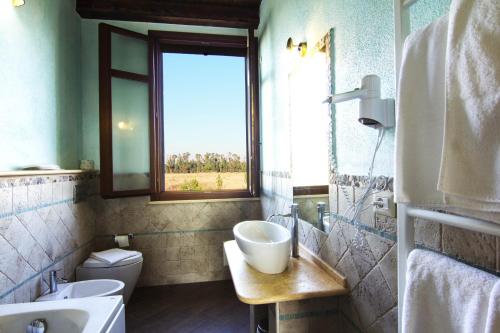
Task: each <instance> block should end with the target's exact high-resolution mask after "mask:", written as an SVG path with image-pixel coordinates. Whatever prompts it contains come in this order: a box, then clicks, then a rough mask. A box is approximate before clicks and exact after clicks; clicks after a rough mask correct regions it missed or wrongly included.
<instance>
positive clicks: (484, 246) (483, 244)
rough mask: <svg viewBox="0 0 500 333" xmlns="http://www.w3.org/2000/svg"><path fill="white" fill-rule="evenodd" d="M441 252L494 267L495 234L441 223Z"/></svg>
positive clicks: (492, 268) (490, 267) (482, 265)
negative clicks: (471, 230)
mask: <svg viewBox="0 0 500 333" xmlns="http://www.w3.org/2000/svg"><path fill="white" fill-rule="evenodd" d="M443 252H444V253H446V254H449V255H452V256H454V257H457V258H459V259H463V260H465V261H467V262H470V263H474V264H476V265H479V266H481V267H486V268H488V269H491V270H495V269H496V258H495V257H496V239H495V236H492V235H486V234H482V233H479V232H469V231H466V230H464V229H459V228H455V227H450V226H446V225H443Z"/></svg>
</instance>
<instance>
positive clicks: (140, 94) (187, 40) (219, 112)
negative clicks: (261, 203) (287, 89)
mask: <svg viewBox="0 0 500 333" xmlns="http://www.w3.org/2000/svg"><path fill="white" fill-rule="evenodd" d="M249 34H250V35H251V36H252V37H251V38H247V37H243V36H227V35H210V34H193V33H178V32H165V31H149V33H148V35H143V34H139V33H137V32H133V31H128V30H125V29H122V28H117V27H113V26H110V25H108V24H100V25H99V77H100V80H99V92H100V97H99V98H100V103H99V112H100V150H101V194H102V195H103V197H106V198H112V197H119V196H133V195H144V194H151V198H152V200H183V199H190V200H192V199H215V198H237V197H239V198H242V197H255V196H258V195H259V187H260V186H259V142H258V138H259V128H258V124H259V114H258V105H257V104H258V103H257V101H258V89H257V61H256V59H257V48H256V45H257V40H256V39H255V38H254V37H253V33H252V31H249ZM248 41H250V42H248Z"/></svg>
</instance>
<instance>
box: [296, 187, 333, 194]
mask: <svg viewBox="0 0 500 333" xmlns="http://www.w3.org/2000/svg"><path fill="white" fill-rule="evenodd" d="M320 194H328V185H312V186H294V187H293V195H320Z"/></svg>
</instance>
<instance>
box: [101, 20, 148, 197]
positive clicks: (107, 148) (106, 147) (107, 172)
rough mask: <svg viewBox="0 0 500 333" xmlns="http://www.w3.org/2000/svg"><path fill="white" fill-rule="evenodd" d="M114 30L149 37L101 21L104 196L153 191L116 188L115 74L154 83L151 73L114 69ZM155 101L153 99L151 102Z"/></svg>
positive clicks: (132, 194)
mask: <svg viewBox="0 0 500 333" xmlns="http://www.w3.org/2000/svg"><path fill="white" fill-rule="evenodd" d="M111 33H115V34H119V35H122V36H127V37H132V38H136V39H140V40H143V41H145V42H147V41H148V36H147V35H143V34H140V33H137V32H134V31H129V30H125V29H121V28H118V27H115V26H112V25H109V24H106V23H100V24H99V139H100V140H99V145H100V159H101V161H100V189H101V195H102V197H103V198H116V197H127V196H138V195H148V194H150V188H146V189H137V190H123V191H115V190H114V189H113V128H112V126H113V124H112V105H111V104H112V96H111V81H112V78H113V77H117V78H121V79H127V80H133V81H139V82H146V83H148V82H150V79H149V76H148V75H143V74H137V73H133V72H128V71H123V70H118V69H113V68H112V65H111ZM149 102H150V103H151V101H149Z"/></svg>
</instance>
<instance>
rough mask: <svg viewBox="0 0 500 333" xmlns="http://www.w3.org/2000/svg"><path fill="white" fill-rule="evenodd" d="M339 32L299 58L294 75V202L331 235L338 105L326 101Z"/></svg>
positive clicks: (312, 222)
mask: <svg viewBox="0 0 500 333" xmlns="http://www.w3.org/2000/svg"><path fill="white" fill-rule="evenodd" d="M333 32H334V30H333V29H331V30H330V31H329V32H328V33H327V34H326V35H325V36H324V37H323V38H321V39H320V40H319V41H318V42H317V43H316V44H315V46H314V47H313V48H311V49H310V51H309V53H308V54H307V55H306V57H304V58H300V59H296V60H297V61H296V63H295V66H294V67H293V68H292V70H291V71H290V74H289V96H290V105H289V107H290V118H291V119H290V124H291V126H290V137H291V140H290V142H291V149H290V152H291V170H292V172H291V173H292V184H293V200H294V202H295V203H298V204H299V218H300V219H301V220H302V221H304V222H308V223H309V224H310V225H312V226H314V227H315V228H317V230H319V231H322V232H324V233H325V234H326V233H328V232H329V230H330V226H331V223H330V218H329V217H330V206H331V204H332V203H330V199H329V195H328V193H329V188H330V183H332V181H331V179H332V170H333V169H334V168H333V167H332V163H333V162H332V161H333V160H332V157H333V156H334V145H333V138H334V135H333V133H332V131H333V123H332V122H333V118H332V109H331V107H330V105H328V104H323V103H322V102H323V100H324V99H326V97H327V96H328V95H330V94H332V93H333V91H334V89H333V83H334V80H333V79H332V78H333V74H334V71H333V65H334V59H333V57H332V56H333V50H332V41H333ZM308 163H309V165H308ZM311 163H314V165H310V164H311ZM306 171H307V172H308V173H306ZM309 176H310V177H309ZM334 204H335V205H336V203H334ZM335 212H336V210H335Z"/></svg>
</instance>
